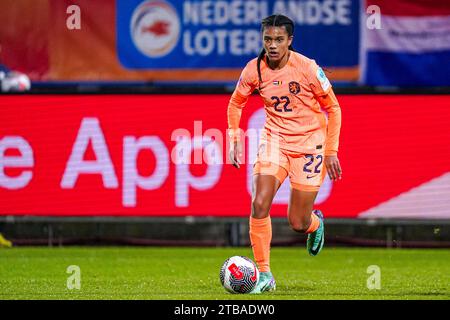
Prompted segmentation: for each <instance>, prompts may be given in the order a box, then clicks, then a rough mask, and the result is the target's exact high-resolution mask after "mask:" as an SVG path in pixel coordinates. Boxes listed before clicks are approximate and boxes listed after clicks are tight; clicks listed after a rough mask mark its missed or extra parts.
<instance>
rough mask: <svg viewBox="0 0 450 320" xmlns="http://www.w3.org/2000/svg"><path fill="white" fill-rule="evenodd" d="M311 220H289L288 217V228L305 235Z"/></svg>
mask: <svg viewBox="0 0 450 320" xmlns="http://www.w3.org/2000/svg"><path fill="white" fill-rule="evenodd" d="M310 220H311V219H301V218H291V217H289V226H290V227H291V229H292V230H294V231H296V232H300V233H305V232H306V230H308V228H309V225H310V223H311V221H310Z"/></svg>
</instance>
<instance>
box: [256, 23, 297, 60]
mask: <svg viewBox="0 0 450 320" xmlns="http://www.w3.org/2000/svg"><path fill="white" fill-rule="evenodd" d="M292 38H293V37H292V36H290V37H289V35H288V33H287V31H286V28H285V27H265V28H264V31H263V43H264V49H265V50H266V54H267V56H268V57H269V60H270V61H271V62H278V61H281V60H282V59H283V58H284V57H285V56H286V53H287V52H288V49H289V46H290V45H291V43H292Z"/></svg>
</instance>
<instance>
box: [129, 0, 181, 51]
mask: <svg viewBox="0 0 450 320" xmlns="http://www.w3.org/2000/svg"><path fill="white" fill-rule="evenodd" d="M130 33H131V38H132V39H133V43H134V45H135V46H136V48H137V49H138V50H139V51H140V52H141V53H143V54H144V55H146V56H148V57H150V58H155V57H162V56H165V55H166V54H168V53H170V52H171V51H172V49H173V48H174V47H175V45H176V44H177V43H178V39H179V36H180V21H179V18H178V14H177V12H176V10H175V9H174V8H173V7H172V6H171V5H170V4H168V3H166V2H165V1H153V0H150V1H145V2H143V3H141V4H140V5H139V6H138V7H137V8H136V9H135V10H134V12H133V15H132V18H131V22H130Z"/></svg>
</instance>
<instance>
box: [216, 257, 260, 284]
mask: <svg viewBox="0 0 450 320" xmlns="http://www.w3.org/2000/svg"><path fill="white" fill-rule="evenodd" d="M258 281H259V270H258V268H257V267H256V265H255V263H254V262H253V261H252V260H251V259H249V258H247V257H243V256H233V257H231V258H228V259H227V260H225V262H224V263H223V265H222V268H220V283H222V286H223V287H224V288H225V289H226V290H227V291H228V292H231V293H249V292H251V291H252V290H253V289H254V288H255V287H256V284H257V283H258Z"/></svg>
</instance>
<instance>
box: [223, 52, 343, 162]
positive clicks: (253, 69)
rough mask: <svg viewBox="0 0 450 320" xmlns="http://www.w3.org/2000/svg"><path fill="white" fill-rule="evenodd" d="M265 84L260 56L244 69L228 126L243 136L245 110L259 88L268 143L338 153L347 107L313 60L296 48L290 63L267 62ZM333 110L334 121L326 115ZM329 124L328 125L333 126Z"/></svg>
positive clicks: (306, 151) (303, 150)
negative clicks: (280, 65)
mask: <svg viewBox="0 0 450 320" xmlns="http://www.w3.org/2000/svg"><path fill="white" fill-rule="evenodd" d="M260 68H261V78H262V82H260V80H259V77H258V71H257V59H256V58H255V59H253V60H251V61H250V62H249V63H248V64H247V65H246V67H245V68H244V70H243V71H242V74H241V77H240V79H239V82H238V84H237V86H236V89H235V91H234V93H233V95H232V96H231V99H230V103H229V105H228V129H229V131H228V132H229V134H230V137H231V138H232V139H238V138H239V122H240V118H241V112H242V108H243V107H244V106H245V104H246V103H247V100H248V97H249V96H250V95H251V94H252V92H253V91H254V90H255V89H258V90H259V94H260V96H261V97H262V99H263V101H264V105H265V112H266V122H265V125H264V130H263V134H262V136H261V140H262V141H267V142H270V143H272V144H276V145H278V146H279V147H280V148H282V149H285V150H287V151H291V152H298V153H302V154H316V153H323V152H324V150H325V155H335V154H336V153H337V151H338V146H339V132H340V126H341V110H340V107H339V104H338V102H337V99H336V96H335V95H334V93H333V90H332V88H331V84H330V82H329V81H328V79H327V78H326V76H325V74H324V72H323V71H322V69H321V68H319V66H318V65H317V64H316V62H315V61H314V60H311V59H309V58H307V57H305V56H303V55H301V54H299V53H297V52H293V51H290V57H289V60H288V62H287V64H286V65H285V66H284V67H283V68H281V69H279V70H272V69H270V68H269V66H268V65H267V63H266V62H265V60H264V59H263V60H262V61H261V66H260ZM322 108H323V109H324V110H325V111H326V112H327V113H328V121H327V117H326V114H325V113H324V112H323V111H322ZM327 122H328V125H327Z"/></svg>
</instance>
